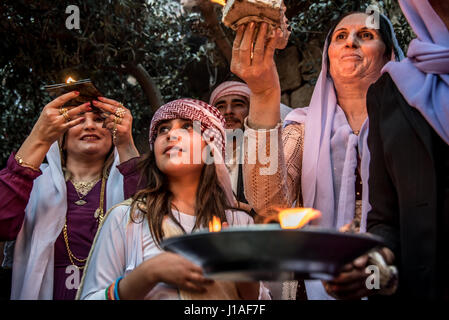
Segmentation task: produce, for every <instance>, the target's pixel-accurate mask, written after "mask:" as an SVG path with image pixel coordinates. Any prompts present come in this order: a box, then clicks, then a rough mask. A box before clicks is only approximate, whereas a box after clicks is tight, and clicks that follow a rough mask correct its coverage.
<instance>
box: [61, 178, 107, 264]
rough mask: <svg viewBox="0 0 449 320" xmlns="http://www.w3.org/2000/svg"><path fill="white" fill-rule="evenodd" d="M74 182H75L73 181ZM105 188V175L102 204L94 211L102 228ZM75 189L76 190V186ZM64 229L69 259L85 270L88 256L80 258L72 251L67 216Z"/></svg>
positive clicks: (101, 194)
mask: <svg viewBox="0 0 449 320" xmlns="http://www.w3.org/2000/svg"><path fill="white" fill-rule="evenodd" d="M72 183H73V182H72ZM105 188H106V178H105V177H102V178H101V191H100V206H99V207H98V209H97V210H95V213H94V217H95V219H97V220H98V228H100V226H101V224H102V223H103V219H104V211H103V206H104V193H105ZM75 190H76V188H75ZM89 191H90V190H89ZM76 192H77V193H78V190H77V191H76ZM79 196H80V195H79V193H78V197H79ZM84 196H85V195H83V197H84ZM81 200H82V199H81V197H80V200H78V201H76V202H75V203H77V202H80V201H81ZM84 202H85V203H84V204H86V203H87V202H86V201H84ZM84 204H81V205H84ZM62 231H63V236H64V242H65V247H66V250H67V255H68V257H69V259H70V263H71V264H72V265H73V266H75V267H77V268H78V269H80V270H83V269H84V265H85V264H86V262H87V258H85V259H80V258H78V257H76V256H75V254H74V253H73V252H72V250H71V249H70V244H69V232H68V227H67V217H66V220H65V224H64V228H63V229H62ZM76 263H78V264H76Z"/></svg>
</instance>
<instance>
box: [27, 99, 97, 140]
mask: <svg viewBox="0 0 449 320" xmlns="http://www.w3.org/2000/svg"><path fill="white" fill-rule="evenodd" d="M78 95H79V92H77V91H72V92H69V93H66V94H63V95H62V96H59V97H58V98H56V99H54V100H53V101H51V102H50V103H49V104H47V105H46V106H45V107H44V109H43V110H42V112H41V115H40V116H39V119H38V120H37V122H36V124H35V125H34V128H33V131H32V133H31V136H34V137H35V138H37V139H38V140H39V142H41V143H44V144H47V145H48V146H50V145H51V144H52V143H53V142H55V141H56V140H58V139H59V138H60V137H61V136H62V135H63V134H64V133H65V132H66V131H67V130H68V129H70V128H72V127H74V126H76V125H78V124H80V123H81V122H83V121H84V120H85V118H84V117H83V116H82V114H83V113H84V112H87V111H90V110H92V109H91V107H90V102H87V103H84V104H82V105H80V106H77V107H71V108H70V107H68V108H63V106H64V105H65V104H66V103H67V102H69V101H70V100H72V99H74V98H76V97H77V96H78Z"/></svg>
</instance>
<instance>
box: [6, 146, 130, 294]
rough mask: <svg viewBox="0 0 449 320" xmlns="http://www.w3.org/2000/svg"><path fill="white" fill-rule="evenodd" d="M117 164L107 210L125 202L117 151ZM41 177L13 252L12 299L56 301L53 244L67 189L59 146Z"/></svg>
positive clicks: (108, 191)
mask: <svg viewBox="0 0 449 320" xmlns="http://www.w3.org/2000/svg"><path fill="white" fill-rule="evenodd" d="M114 157H115V159H114V163H113V165H112V167H111V172H110V174H109V178H108V181H107V187H106V208H107V209H109V208H111V207H112V206H113V205H114V204H117V203H119V202H121V201H123V198H124V193H123V176H122V175H121V174H120V172H119V171H118V169H117V168H116V166H117V165H118V164H119V163H120V162H119V157H118V153H117V150H114ZM47 160H48V165H47V164H42V166H41V170H42V175H41V176H39V177H38V178H37V179H36V180H35V181H34V185H33V189H32V191H31V195H30V199H29V201H28V205H27V207H26V209H25V219H24V222H23V226H22V229H21V230H20V232H19V235H18V236H17V240H16V246H15V249H14V261H13V275H12V290H11V299H12V300H16V299H17V300H35V299H39V300H40V299H45V300H50V299H53V277H54V245H55V242H56V239H57V238H58V236H59V235H60V233H61V231H62V228H63V227H64V222H65V216H66V212H67V187H66V181H65V179H64V175H63V171H62V167H61V157H60V153H59V146H58V143H57V142H55V143H53V145H52V146H51V147H50V150H49V151H48V153H47Z"/></svg>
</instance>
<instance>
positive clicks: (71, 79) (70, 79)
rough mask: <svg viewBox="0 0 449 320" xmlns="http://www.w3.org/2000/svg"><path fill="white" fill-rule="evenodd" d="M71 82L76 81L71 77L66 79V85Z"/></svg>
mask: <svg viewBox="0 0 449 320" xmlns="http://www.w3.org/2000/svg"><path fill="white" fill-rule="evenodd" d="M72 82H76V80H75V79H73V78H72V77H68V78H67V80H66V83H72Z"/></svg>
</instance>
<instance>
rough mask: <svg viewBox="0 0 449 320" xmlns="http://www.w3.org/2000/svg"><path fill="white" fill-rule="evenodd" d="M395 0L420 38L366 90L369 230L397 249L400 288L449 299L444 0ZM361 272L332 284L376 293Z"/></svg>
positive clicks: (447, 6) (447, 13)
mask: <svg viewBox="0 0 449 320" xmlns="http://www.w3.org/2000/svg"><path fill="white" fill-rule="evenodd" d="M399 2H400V4H401V8H402V11H403V12H404V14H405V16H406V17H407V19H408V21H409V23H410V25H411V26H412V28H413V30H414V32H415V33H416V35H417V39H415V40H413V41H412V42H411V43H410V47H409V50H408V53H407V56H408V58H407V59H405V60H403V61H402V62H401V63H389V64H387V65H386V67H385V68H384V69H383V72H384V75H383V76H382V77H381V78H380V79H379V81H378V82H377V83H376V84H374V85H373V86H372V87H371V88H370V90H369V92H368V96H367V107H368V114H369V119H370V132H369V137H368V145H369V149H370V153H371V164H370V180H369V194H370V203H371V206H372V209H371V211H370V212H369V214H368V222H367V230H368V232H370V233H373V234H377V235H379V236H381V237H383V238H384V239H385V242H386V243H387V245H388V247H389V248H390V249H391V250H392V251H393V252H394V255H395V258H396V259H395V261H394V263H395V264H396V265H397V266H398V269H399V287H398V292H397V294H398V296H400V297H401V298H405V297H409V298H410V297H411V298H413V299H417V298H419V299H445V300H449V276H448V273H447V270H448V267H449V254H448V252H449V250H448V249H449V241H448V239H449V238H448V234H449V146H448V145H449V30H448V28H449V2H448V1H446V0H400V1H399ZM391 258H394V257H391ZM364 260H365V261H366V258H364V257H361V258H359V262H361V263H362V265H363V262H364ZM363 272H364V270H363V269H360V270H359V272H358V273H357V272H353V273H352V274H349V273H346V274H342V275H340V276H339V277H338V278H337V279H336V281H334V282H333V283H332V285H333V286H334V290H333V292H334V293H341V292H345V291H346V292H348V290H349V288H351V290H350V291H352V293H353V296H357V295H359V296H361V295H367V294H370V293H371V294H372V293H375V292H376V291H375V290H372V291H371V292H369V290H367V289H366V285H365V281H363V279H364V277H362V275H363ZM365 277H366V276H365ZM361 280H362V281H361Z"/></svg>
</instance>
